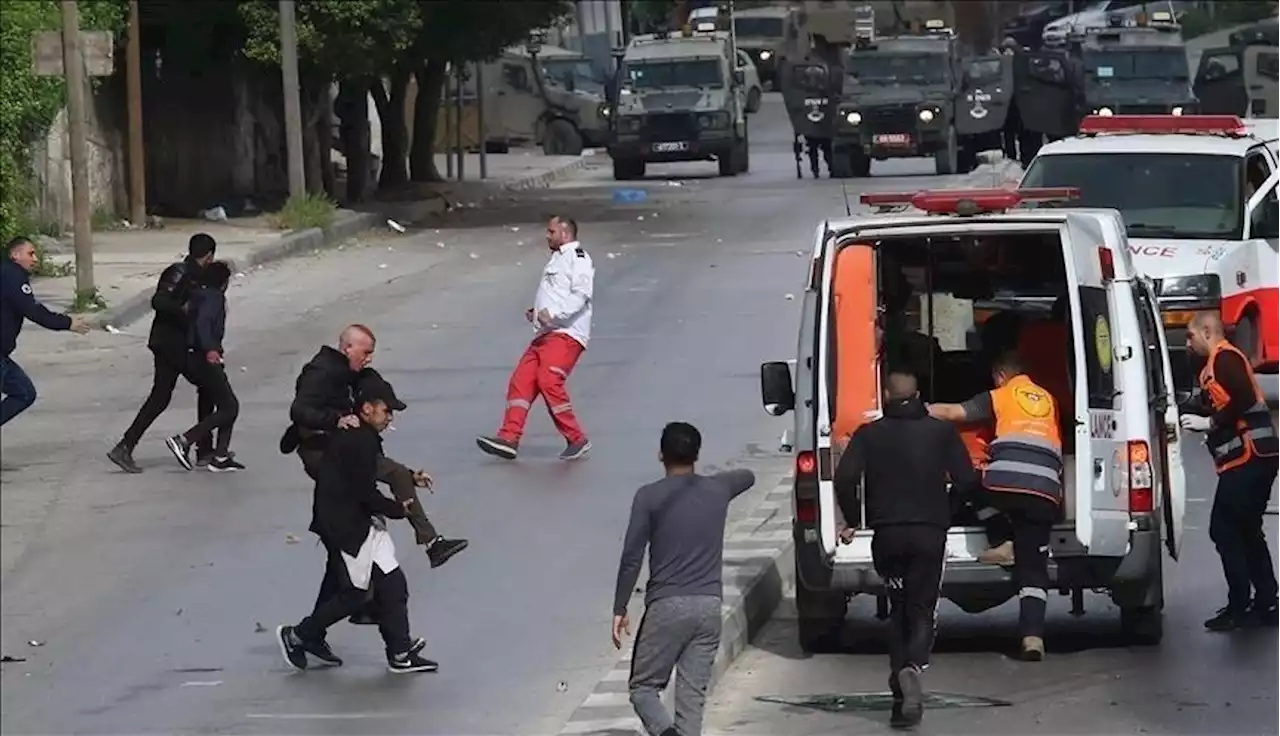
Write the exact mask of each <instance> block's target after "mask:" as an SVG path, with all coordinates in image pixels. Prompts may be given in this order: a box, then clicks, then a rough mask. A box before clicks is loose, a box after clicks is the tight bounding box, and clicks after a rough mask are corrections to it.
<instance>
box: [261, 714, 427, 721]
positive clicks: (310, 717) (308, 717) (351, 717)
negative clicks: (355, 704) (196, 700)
mask: <svg viewBox="0 0 1280 736" xmlns="http://www.w3.org/2000/svg"><path fill="white" fill-rule="evenodd" d="M244 717H245V718H254V719H257V720H270V721H358V720H362V719H373V718H383V719H386V718H410V717H412V716H411V715H410V714H408V713H246V714H245V716H244Z"/></svg>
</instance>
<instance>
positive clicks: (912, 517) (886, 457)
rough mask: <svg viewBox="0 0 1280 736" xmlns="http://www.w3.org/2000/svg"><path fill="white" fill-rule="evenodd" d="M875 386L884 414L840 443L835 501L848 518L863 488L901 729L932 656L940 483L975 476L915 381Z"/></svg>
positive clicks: (941, 521) (943, 529)
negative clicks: (885, 605)
mask: <svg viewBox="0 0 1280 736" xmlns="http://www.w3.org/2000/svg"><path fill="white" fill-rule="evenodd" d="M885 386H886V388H885V400H884V416H883V417H882V418H881V419H878V420H876V421H874V422H870V423H868V424H864V425H862V426H861V427H859V428H858V430H857V431H856V432H854V433H853V436H852V437H850V438H849V445H848V446H847V447H846V448H845V451H844V454H843V455H842V456H841V457H840V464H839V465H838V466H837V467H836V477H835V493H836V500H837V501H838V502H839V504H840V510H841V511H842V512H843V513H844V518H846V519H857V518H859V517H860V508H859V506H860V504H859V498H858V487H859V482H860V481H862V484H861V485H862V487H863V488H864V489H865V495H866V500H865V503H866V509H867V513H866V526H868V527H870V528H871V529H872V530H873V531H874V536H873V537H872V538H871V556H872V559H873V561H874V563H875V569H876V572H877V573H878V574H879V575H880V577H881V578H882V579H883V580H884V582H885V587H886V589H887V591H888V597H889V641H888V649H889V688H890V690H892V691H893V715H892V719H891V721H890V723H891V725H893V726H895V727H898V728H904V727H912V726H915V725H916V724H918V723H920V720H921V718H922V717H923V714H924V694H923V686H922V684H921V680H920V678H921V672H922V671H923V670H924V668H925V667H927V666H928V664H929V652H930V650H931V649H932V648H933V633H934V627H935V621H934V614H935V611H936V609H937V606H938V594H939V592H940V588H941V583H942V563H943V560H944V558H945V555H946V550H947V529H948V528H950V526H951V498H950V496H949V491H950V487H949V486H948V483H950V484H951V486H953V487H955V488H961V489H965V488H970V487H972V486H973V485H974V484H976V483H977V482H978V477H977V475H976V474H975V473H974V470H973V466H972V465H971V464H970V462H969V453H968V452H967V451H966V450H965V447H964V443H963V442H962V441H961V440H960V435H959V433H958V432H957V431H956V428H955V427H954V426H953V425H952V424H951V423H950V422H946V421H943V420H940V419H933V418H932V417H930V416H929V413H928V412H927V411H926V410H925V406H924V403H923V402H921V401H920V392H919V390H918V388H917V385H916V378H915V376H913V375H911V374H908V373H901V372H893V373H890V374H889V376H888V379H887V381H886V384H885ZM856 533H857V532H856V531H855V530H854V529H845V530H843V531H842V532H841V533H840V539H841V541H842V542H843V543H845V544H848V543H850V542H852V541H853V538H854V536H855V534H856ZM863 534H865V532H863Z"/></svg>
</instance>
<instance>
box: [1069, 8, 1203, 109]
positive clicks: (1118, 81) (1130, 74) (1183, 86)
mask: <svg viewBox="0 0 1280 736" xmlns="http://www.w3.org/2000/svg"><path fill="white" fill-rule="evenodd" d="M1079 49H1080V50H1079V55H1080V60H1081V62H1082V67H1083V72H1084V107H1085V109H1084V110H1082V111H1081V112H1082V113H1083V115H1082V116H1081V117H1083V116H1084V115H1182V114H1183V113H1188V114H1190V113H1193V112H1195V111H1196V97H1195V93H1194V92H1193V91H1192V89H1191V73H1190V70H1189V69H1188V67H1187V46H1186V44H1185V43H1184V42H1183V40H1182V32H1181V29H1180V28H1179V27H1178V26H1177V25H1176V24H1167V25H1166V24H1161V25H1151V26H1139V27H1122V28H1100V29H1090V30H1088V31H1086V33H1085V35H1084V39H1083V42H1082V43H1081V44H1080V47H1079Z"/></svg>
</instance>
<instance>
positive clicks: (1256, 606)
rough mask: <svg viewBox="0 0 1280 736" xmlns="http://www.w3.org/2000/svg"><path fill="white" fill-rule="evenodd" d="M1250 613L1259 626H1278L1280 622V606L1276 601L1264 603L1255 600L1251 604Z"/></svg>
mask: <svg viewBox="0 0 1280 736" xmlns="http://www.w3.org/2000/svg"><path fill="white" fill-rule="evenodd" d="M1249 615H1250V617H1252V618H1253V620H1254V623H1255V624H1257V625H1258V626H1276V625H1277V624H1280V607H1277V605H1276V604H1275V603H1271V604H1269V605H1268V604H1263V603H1258V602H1257V601H1254V602H1253V604H1252V605H1250V606H1249Z"/></svg>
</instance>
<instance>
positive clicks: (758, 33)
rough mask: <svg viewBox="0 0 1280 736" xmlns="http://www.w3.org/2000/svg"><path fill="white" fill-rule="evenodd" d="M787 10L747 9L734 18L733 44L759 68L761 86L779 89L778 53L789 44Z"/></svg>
mask: <svg viewBox="0 0 1280 736" xmlns="http://www.w3.org/2000/svg"><path fill="white" fill-rule="evenodd" d="M787 12H788V11H787V9H786V8H783V7H778V6H766V7H761V8H748V9H746V10H738V11H735V12H734V14H733V34H734V41H735V42H736V43H737V45H738V48H739V49H740V50H742V51H745V52H746V53H747V55H748V56H750V57H751V61H752V62H754V63H755V65H756V71H757V72H759V74H760V82H761V83H762V84H766V85H769V86H770V87H772V88H774V89H776V88H777V76H778V75H777V70H778V66H777V64H778V52H779V50H780V49H781V47H782V45H783V42H784V41H785V40H786V21H787Z"/></svg>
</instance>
